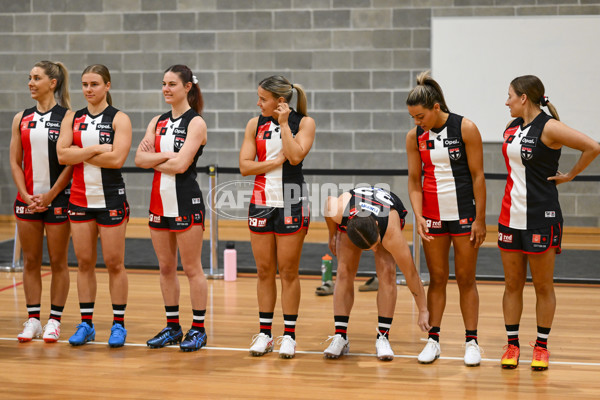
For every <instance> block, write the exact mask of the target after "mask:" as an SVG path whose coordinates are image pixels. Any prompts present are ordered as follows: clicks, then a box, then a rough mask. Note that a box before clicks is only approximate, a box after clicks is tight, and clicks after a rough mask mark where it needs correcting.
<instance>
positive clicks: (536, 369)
mask: <svg viewBox="0 0 600 400" xmlns="http://www.w3.org/2000/svg"><path fill="white" fill-rule="evenodd" d="M531 369H532V370H534V371H545V370H547V369H548V367H533V366H532V367H531Z"/></svg>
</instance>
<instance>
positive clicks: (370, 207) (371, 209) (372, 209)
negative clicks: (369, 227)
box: [358, 201, 380, 215]
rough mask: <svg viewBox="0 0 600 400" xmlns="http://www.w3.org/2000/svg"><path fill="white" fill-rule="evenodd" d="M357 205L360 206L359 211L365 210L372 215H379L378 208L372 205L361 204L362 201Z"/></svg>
mask: <svg viewBox="0 0 600 400" xmlns="http://www.w3.org/2000/svg"><path fill="white" fill-rule="evenodd" d="M358 204H359V205H360V208H361V209H363V210H367V211H369V212H371V213H372V214H375V215H379V211H380V209H379V207H376V206H374V205H372V204H368V203H363V202H362V201H361V202H360V203H358Z"/></svg>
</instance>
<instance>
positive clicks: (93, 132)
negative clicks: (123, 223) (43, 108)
mask: <svg viewBox="0 0 600 400" xmlns="http://www.w3.org/2000/svg"><path fill="white" fill-rule="evenodd" d="M118 111H119V110H117V109H116V108H114V107H113V106H108V107H106V108H105V109H104V111H102V112H101V113H100V114H98V115H91V114H90V112H89V111H88V109H87V107H86V108H84V109H81V110H79V111H77V112H76V113H75V116H74V117H73V144H74V145H76V146H79V147H81V148H83V147H87V146H92V145H96V144H112V143H113V141H114V137H115V131H114V129H113V119H114V117H115V115H116V114H117V112H118ZM69 201H70V202H71V203H73V204H75V205H77V206H80V207H86V208H99V209H102V208H116V207H122V206H123V203H124V202H125V201H127V198H126V195H125V183H124V182H123V176H122V175H121V169H120V168H117V169H115V168H101V167H97V166H95V165H92V164H89V163H87V162H85V161H84V162H82V163H79V164H76V165H74V166H73V186H72V187H71V197H70V199H69Z"/></svg>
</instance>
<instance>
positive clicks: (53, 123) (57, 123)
mask: <svg viewBox="0 0 600 400" xmlns="http://www.w3.org/2000/svg"><path fill="white" fill-rule="evenodd" d="M45 126H46V128H55V129H60V121H47V122H46V125H45Z"/></svg>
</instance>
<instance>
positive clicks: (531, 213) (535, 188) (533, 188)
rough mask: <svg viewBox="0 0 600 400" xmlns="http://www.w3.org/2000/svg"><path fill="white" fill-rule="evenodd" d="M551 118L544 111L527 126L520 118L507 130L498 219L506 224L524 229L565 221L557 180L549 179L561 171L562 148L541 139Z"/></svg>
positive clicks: (503, 151) (503, 152) (503, 148)
mask: <svg viewBox="0 0 600 400" xmlns="http://www.w3.org/2000/svg"><path fill="white" fill-rule="evenodd" d="M551 118H552V117H550V116H549V115H548V114H546V113H545V112H541V113H540V114H539V115H538V116H537V117H535V119H534V120H533V121H531V123H530V124H529V125H527V126H523V122H524V121H523V119H522V118H517V119H515V120H514V121H513V122H511V124H510V125H509V126H508V128H506V130H505V131H504V143H503V145H502V154H503V155H504V160H505V163H506V169H507V170H508V177H507V180H506V187H505V190H504V198H503V199H502V209H501V211H500V218H499V220H498V222H499V223H500V224H502V225H504V226H508V227H510V228H513V229H521V230H525V229H537V228H543V227H547V226H551V225H554V224H556V223H559V222H562V212H561V209H560V204H559V202H558V190H557V188H556V183H554V181H549V180H548V177H550V176H554V175H556V172H557V171H558V160H559V158H560V153H561V151H560V149H558V150H554V149H551V148H549V147H548V146H546V145H545V144H544V142H542V140H541V136H542V132H543V131H544V126H545V125H546V123H547V122H548V121H549V120H550V119H551Z"/></svg>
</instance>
